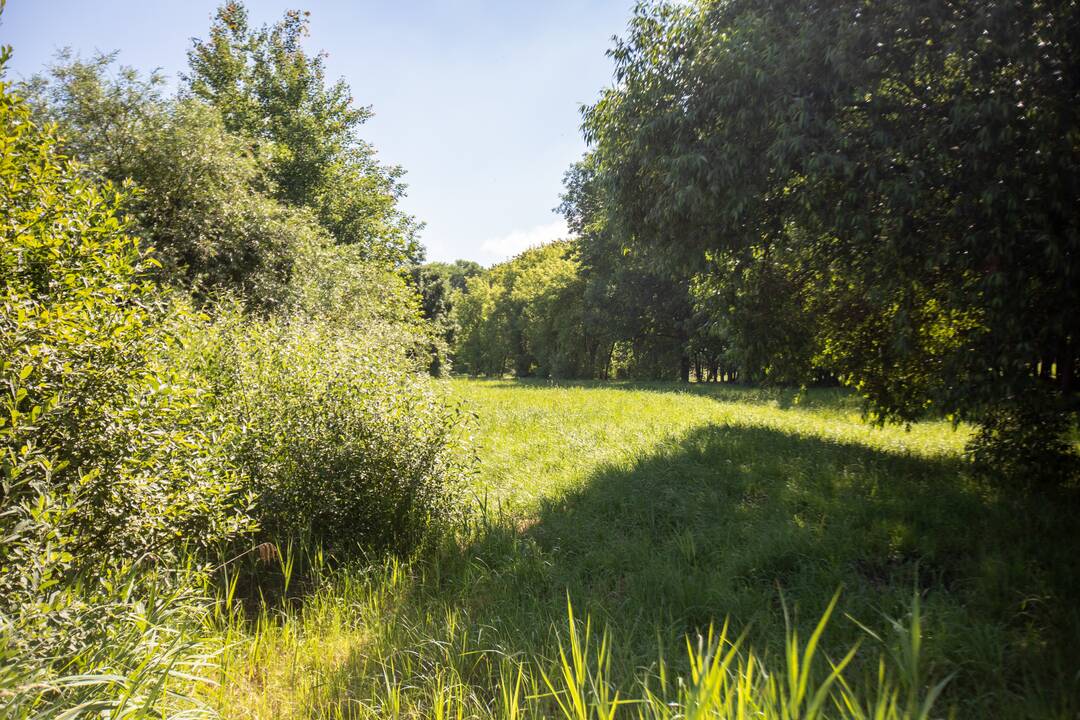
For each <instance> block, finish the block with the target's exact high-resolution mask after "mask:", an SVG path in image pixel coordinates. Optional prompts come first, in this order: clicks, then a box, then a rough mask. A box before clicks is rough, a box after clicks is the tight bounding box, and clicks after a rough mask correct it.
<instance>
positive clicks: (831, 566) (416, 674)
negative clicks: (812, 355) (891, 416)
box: [223, 378, 1080, 718]
mask: <svg viewBox="0 0 1080 720" xmlns="http://www.w3.org/2000/svg"><path fill="white" fill-rule="evenodd" d="M448 390H449V393H450V396H451V397H452V398H453V399H454V400H456V401H457V402H459V403H460V404H461V405H462V407H463V409H465V410H466V411H467V417H468V418H469V420H468V430H469V431H470V432H471V433H472V435H473V438H472V440H473V442H474V443H475V447H476V448H477V453H478V455H479V461H480V462H479V471H478V474H477V476H476V478H475V481H474V484H473V487H472V488H471V489H470V495H471V497H472V500H471V504H472V511H471V512H470V514H469V520H468V521H467V523H466V526H465V527H464V528H463V529H462V531H461V532H459V533H458V534H457V536H456V538H455V539H454V540H452V541H447V542H445V543H444V545H443V546H442V547H440V548H439V549H438V550H437V551H436V552H432V551H431V549H430V548H429V549H428V550H427V551H426V556H425V557H422V558H418V559H416V560H413V561H404V562H400V563H399V562H396V561H391V562H390V563H389V564H387V565H384V566H380V567H377V568H375V569H371V568H367V569H363V570H347V569H346V570H344V571H342V572H340V573H338V574H337V577H336V579H333V580H331V581H329V582H328V583H327V584H326V586H325V587H324V588H323V589H321V590H320V591H319V592H317V593H315V595H314V596H313V597H311V598H309V599H308V600H307V601H306V603H305V606H304V608H303V609H302V610H300V611H298V614H297V615H295V616H294V617H291V618H290V619H288V620H286V621H281V622H273V621H267V622H265V623H263V624H262V625H261V630H260V631H259V633H257V634H256V637H257V640H256V641H252V640H251V638H248V640H247V641H245V642H252V645H251V646H249V645H245V644H244V642H241V643H240V648H241V649H240V650H234V651H233V652H234V653H235V654H234V655H233V657H232V659H231V662H230V663H227V665H228V666H231V667H232V670H231V671H230V672H231V673H232V674H231V675H229V679H228V680H227V681H226V682H225V685H226V686H228V687H229V688H230V689H228V690H226V691H225V695H224V698H223V699H224V703H223V706H224V707H225V708H226V710H227V712H226V715H228V716H234V717H338V716H342V717H435V716H440V713H441V716H443V717H537V716H541V717H548V716H552V715H554V716H563V715H565V716H568V717H578V715H573V714H567V713H565V712H564V711H562V710H560V709H559V705H558V704H557V703H556V701H555V699H556V697H559V698H563V697H569V696H570V695H571V694H572V693H569V691H568V690H565V689H563V690H561V691H560V692H555V691H554V689H553V688H552V687H551V685H550V684H549V683H548V679H550V678H551V677H554V676H555V674H556V671H557V670H558V668H560V667H561V666H562V663H561V661H560V653H561V652H567V653H569V652H570V651H569V650H567V647H568V645H567V643H568V642H570V641H571V640H572V639H573V638H574V637H576V635H575V633H574V632H571V631H570V625H569V624H568V621H567V610H568V608H567V603H568V601H569V602H570V603H571V604H572V611H573V613H574V616H575V618H576V620H575V625H574V627H576V628H577V629H578V631H580V632H581V633H582V634H583V633H584V632H585V630H584V626H583V625H581V622H582V619H583V618H589V624H590V632H591V633H592V635H593V644H594V647H593V648H592V650H585V651H583V653H584V654H583V657H584V659H583V661H582V662H583V664H584V666H590V663H591V664H592V666H596V667H595V668H594V669H595V670H596V672H597V675H596V676H592V675H589V676H588V677H590V678H592V680H591V681H590V682H586V681H585V680H584V679H582V680H581V683H582V687H592V690H589V692H590V693H593V695H590V696H589V697H590V698H591V700H585V701H583V702H584V703H585V704H584V705H583V706H582V707H583V708H584V709H583V710H582V712H583V713H584V714H582V715H580V717H593V716H595V717H600V716H601V714H600V712H599V709H598V708H599V707H600V705H603V703H602V702H600V700H598V696H596V695H595V693H596V692H598V691H597V690H596V687H595V686H597V685H599V686H602V687H604V688H607V690H605V691H604V692H609V693H615V692H618V693H620V695H619V697H622V698H623V699H624V700H626V699H630V700H632V701H630V702H628V704H616V706H615V709H614V710H612V712H614V713H615V715H614V717H638V716H641V717H658V716H659V715H656V714H655V712H654V711H655V707H659V706H660V705H663V704H664V703H660V705H656V704H655V703H653V704H650V702H646V700H645V699H644V698H647V697H648V694H649V693H653V692H655V693H656V697H660V696H665V697H667V696H669V695H670V694H671V693H673V692H674V690H673V689H672V688H675V687H679V686H680V683H683V684H686V683H689V680H688V678H690V677H691V676H692V675H693V673H694V668H693V665H694V660H693V657H694V654H693V653H692V652H691V653H688V652H687V649H686V648H687V642H688V641H689V642H690V644H691V645H693V644H694V643H695V642H701V643H704V645H707V644H708V638H709V637H710V633H716V632H717V631H718V629H719V628H720V627H721V626H722V625H723V624H724V623H725V622H727V623H729V637H734V636H736V635H741V636H742V637H743V642H742V645H741V646H740V652H743V651H746V652H753V653H757V655H756V657H758V658H760V662H762V663H765V664H766V665H767V666H769V667H770V668H774V669H775V670H776V671H777V672H775V673H774V677H775V678H783V676H784V673H790V670H791V669H790V667H786V666H785V663H786V662H787V660H785V653H786V652H787V649H788V648H787V643H788V641H789V640H790V638H791V633H792V632H797V633H798V636H799V637H801V638H803V640H804V641H805V639H806V638H808V637H810V636H811V633H812V632H813V631H814V629H815V626H816V623H817V621H818V619H819V618H820V617H821V616H822V615H823V614H824V613H826V612H827V611H828V610H829V608H830V601H831V600H832V599H833V598H834V596H836V595H837V594H838V597H839V599H838V600H837V604H836V609H835V611H834V612H833V614H832V617H831V619H830V621H829V624H828V627H827V628H826V630H825V632H824V635H823V636H822V638H821V642H820V651H819V655H820V654H821V653H824V656H823V657H819V659H818V660H817V661H815V662H816V663H817V665H818V667H817V668H816V670H815V671H814V672H815V677H816V678H817V679H818V680H819V681H822V680H823V679H824V678H825V677H826V676H827V675H828V668H829V663H830V662H838V661H839V660H840V658H842V657H844V655H845V653H846V652H847V651H848V649H849V648H852V647H854V646H858V648H859V649H858V650H857V651H856V652H855V654H854V655H853V656H852V660H851V664H850V665H848V666H847V668H846V670H845V672H844V678H846V680H845V682H849V683H851V687H852V692H853V696H854V697H858V698H864V699H865V700H866V702H867V703H868V706H869V704H870V703H871V700H872V698H873V697H875V696H880V694H881V693H880V688H875V685H876V684H879V683H881V682H882V679H881V677H879V675H878V673H879V662H881V661H882V658H884V662H885V664H886V666H887V668H888V669H887V677H889V678H892V679H891V680H888V682H890V683H893V685H894V687H895V688H896V689H894V691H893V692H895V693H898V695H899V699H898V701H897V702H898V703H899V705H898V707H900V709H901V710H903V709H905V707H906V706H905V705H904V703H905V702H915V701H916V700H918V701H919V702H921V700H922V699H923V698H925V696H926V695H927V694H929V693H930V692H931V691H932V689H933V688H934V687H935V686H936V685H938V684H939V683H942V682H945V685H944V690H943V694H942V696H941V698H939V700H938V702H937V704H936V706H935V709H934V711H933V713H932V714H931V715H927V716H928V717H942V716H945V715H946V714H947V713H948V712H949V711H950V709H953V710H956V711H958V712H959V716H960V717H976V716H988V715H996V716H1001V717H1032V718H1035V717H1063V718H1064V717H1074V716H1075V712H1076V711H1077V708H1076V705H1075V703H1074V702H1073V700H1071V699H1070V698H1073V697H1075V695H1074V693H1073V692H1072V691H1073V690H1074V689H1075V682H1076V679H1075V678H1074V677H1072V673H1073V672H1075V670H1070V667H1073V665H1072V663H1074V662H1075V660H1076V651H1075V649H1074V648H1073V647H1071V643H1069V642H1067V641H1066V640H1065V638H1068V637H1070V636H1071V637H1075V630H1076V629H1077V628H1080V622H1078V621H1077V616H1076V610H1075V609H1074V608H1073V607H1072V606H1071V605H1070V603H1069V601H1068V598H1069V591H1070V588H1071V587H1072V585H1070V583H1072V582H1074V580H1072V579H1073V578H1075V577H1076V561H1075V559H1074V558H1073V557H1072V555H1071V553H1070V551H1069V549H1068V546H1067V543H1066V544H1064V545H1061V546H1058V547H1051V548H1047V547H1042V546H1039V545H1038V544H1037V542H1036V540H1035V539H1034V538H1035V536H1033V535H1032V534H1031V533H1030V532H1029V530H1030V528H1031V527H1032V524H1033V523H1034V524H1038V525H1039V526H1040V527H1042V528H1043V532H1042V534H1041V535H1040V536H1039V537H1041V538H1046V537H1047V536H1048V535H1047V532H1048V530H1047V529H1048V528H1049V529H1051V530H1050V531H1052V532H1054V533H1060V535H1058V537H1061V538H1062V539H1063V540H1066V539H1067V538H1068V537H1069V536H1068V533H1069V532H1071V531H1072V530H1071V528H1072V527H1075V526H1074V525H1070V522H1071V521H1070V520H1069V516H1068V511H1067V508H1063V507H1059V506H1055V504H1054V503H1051V502H1044V503H1034V502H1033V501H1029V502H1028V504H1026V505H1021V504H1018V501H1016V500H1015V499H1014V498H1011V497H1010V496H1008V495H1007V494H1005V493H1001V492H996V491H994V490H993V489H991V488H990V487H988V486H986V485H984V484H982V483H980V482H979V481H977V480H976V479H974V478H973V477H971V476H970V475H969V474H968V473H966V472H965V471H964V466H963V463H962V462H961V454H962V451H963V447H964V443H965V440H966V439H967V436H968V430H967V429H966V428H964V427H960V428H954V427H953V426H952V425H951V424H950V423H948V422H945V421H939V422H925V423H918V424H915V425H913V426H912V427H911V428H909V429H905V428H903V427H897V426H886V427H876V426H873V425H870V424H867V423H866V422H864V421H863V419H862V416H861V412H860V406H859V403H858V400H857V398H855V397H853V396H852V395H850V394H848V393H846V392H843V391H840V390H831V389H829V390H824V389H823V390H809V391H807V392H804V393H796V392H794V391H788V390H768V389H751V388H743V387H732V386H723V385H708V386H704V385H703V386H689V387H687V386H678V385H675V384H657V383H645V384H635V383H577V382H575V383H557V382H551V381H528V380H525V381H521V380H471V379H463V378H457V379H453V380H451V381H449V383H448ZM916 597H917V600H916ZM916 602H917V603H918V606H917V607H916V606H915V603H916ZM913 612H915V613H916V614H915V615H914V616H913ZM913 621H914V622H916V623H918V626H917V627H915V628H914V631H915V632H917V633H918V637H917V638H916V643H917V644H921V653H920V658H919V661H918V663H915V662H914V661H913V660H911V659H910V658H907V655H905V653H907V652H909V651H910V646H911V641H912V632H913ZM601 637H603V638H604V643H603V644H602V645H600V644H597V643H599V639H600V638H601ZM704 645H703V647H704ZM905 648H907V649H905ZM590 653H592V654H591V655H590ZM597 653H599V655H597ZM277 657H282V658H290V660H289V664H286V663H285V662H284V661H282V660H277V659H275V658H277ZM826 658H830V659H831V660H830V659H826ZM905 658H907V659H905ZM572 664H573V663H571V665H572ZM286 665H287V667H286ZM583 672H584V671H583ZM597 678H601V680H600V681H599V682H597V681H596V679H597ZM678 678H683V680H681V681H680V680H678ZM778 682H783V681H782V680H778ZM669 685H670V687H667V686H669ZM555 686H556V687H562V686H561V685H559V684H558V683H555ZM661 687H667V689H666V690H665V692H666V693H668V695H665V694H664V692H661V691H660V690H659V688H661ZM515 688H516V690H515ZM899 688H907V690H904V693H914V695H913V696H911V697H905V696H904V694H903V693H901V692H900V691H899ZM515 693H516V695H515ZM515 698H516V699H515ZM529 698H531V700H530V699H529ZM678 702H681V701H676V702H675V704H676V705H677V704H678ZM590 703H591V704H590ZM597 703H599V705H598V704H597ZM668 704H669V705H670V704H671V703H668ZM511 705H512V706H513V707H514V708H518V709H516V710H514V711H513V712H511V711H510V710H509V709H508V708H510V706H511ZM436 706H437V708H438V712H436ZM680 707H681V706H680ZM455 708H456V710H454V709H455ZM649 708H653V709H652V710H650V709H649ZM906 709H907V711H908V714H906V715H904V714H902V713H901V714H898V715H896V716H897V717H901V716H904V717H917V716H919V715H918V713H917V712H915V711H913V710H912V708H910V707H906ZM683 710H686V708H685V707H683ZM594 712H595V713H596V714H595V715H594ZM514 713H519V714H516V715H515V714H514ZM867 715H869V716H872V713H870V712H867ZM676 716H679V715H677V714H676V715H672V717H676ZM711 716H712V715H708V714H706V715H702V717H711ZM797 716H803V715H797ZM805 716H810V715H805ZM826 716H828V717H832V716H837V717H849V716H857V715H855V714H854V713H852V714H851V715H848V714H845V713H844V712H841V711H840V709H839V708H837V707H832V708H831V709H830V710H829V713H827V714H826ZM885 716H888V715H885Z"/></svg>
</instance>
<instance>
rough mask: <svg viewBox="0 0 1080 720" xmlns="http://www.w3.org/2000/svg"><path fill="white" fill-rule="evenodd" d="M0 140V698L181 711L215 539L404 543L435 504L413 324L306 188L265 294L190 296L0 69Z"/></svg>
mask: <svg viewBox="0 0 1080 720" xmlns="http://www.w3.org/2000/svg"><path fill="white" fill-rule="evenodd" d="M7 54H8V50H7V49H6V48H5V49H4V57H3V60H6V58H7ZM0 66H2V60H0ZM0 72H2V67H0ZM0 150H2V153H0V156H2V158H3V160H2V161H0V232H2V238H0V239H2V245H0V278H2V279H3V289H2V291H0V363H2V364H0V388H2V396H0V410H2V412H0V443H2V445H0V453H2V454H0V481H2V494H0V539H2V543H0V657H2V658H3V663H4V667H3V671H2V672H0V709H2V710H0V712H2V715H3V716H4V717H14V718H22V717H28V718H29V717H42V718H51V717H83V716H86V717H90V716H94V717H114V718H119V717H157V716H161V715H171V714H174V713H178V712H186V711H193V712H194V711H198V710H199V708H200V707H201V706H200V705H199V703H198V702H197V701H196V700H195V699H193V698H192V697H191V690H192V687H193V686H196V688H197V686H198V685H199V684H200V683H202V682H203V681H204V680H205V679H206V677H207V673H210V674H212V671H211V669H212V668H214V667H215V666H216V664H217V662H218V661H217V659H216V657H215V655H214V654H213V653H212V652H210V651H208V650H207V647H206V642H205V637H206V627H207V622H209V618H210V617H212V611H213V609H214V608H215V607H216V605H215V603H216V602H217V601H216V600H215V599H214V598H215V597H216V595H217V592H218V590H217V588H218V587H219V585H218V581H219V579H220V576H221V571H222V568H221V564H222V563H221V562H220V560H219V558H221V559H227V558H229V557H231V556H233V555H236V554H238V553H240V554H242V553H243V552H246V549H248V548H251V547H252V546H253V545H254V544H255V543H258V542H259V541H261V540H270V541H272V542H271V543H268V544H263V545H261V546H260V547H261V548H262V550H261V552H262V553H263V554H264V555H266V554H269V555H275V554H276V553H277V551H276V549H275V544H274V543H276V544H278V545H285V544H286V539H287V538H290V537H300V536H303V537H306V538H308V539H309V540H310V541H312V542H318V543H321V544H322V545H324V546H325V547H326V548H327V549H328V550H332V551H335V552H338V553H340V554H343V555H348V554H352V553H355V552H357V550H358V549H361V548H362V549H364V550H367V551H376V550H378V551H387V550H391V551H398V552H405V551H407V550H408V549H410V548H411V547H413V546H415V544H416V543H417V542H418V541H419V539H420V536H421V535H422V534H423V531H424V530H425V529H426V528H427V527H428V526H429V525H430V524H433V523H439V522H445V521H447V520H449V519H450V518H451V517H452V515H453V513H454V512H455V508H456V502H455V498H456V497H457V494H458V488H459V487H460V485H461V483H462V481H463V479H464V478H465V477H466V475H467V473H468V472H469V467H470V462H471V459H470V456H469V455H468V453H467V452H466V451H465V448H464V446H463V445H462V443H461V438H460V436H459V433H457V431H456V430H455V420H456V414H455V412H454V411H453V409H452V408H451V407H450V406H449V405H448V404H446V403H445V402H442V401H441V399H440V396H441V392H440V390H439V388H438V387H437V385H436V384H435V383H434V381H433V380H432V379H431V378H430V377H428V376H426V375H425V374H424V373H422V372H420V367H421V363H424V362H426V358H424V357H422V355H421V353H420V352H419V349H420V348H426V347H427V345H428V344H429V338H428V331H427V329H426V327H425V326H424V325H423V323H422V322H421V321H420V319H419V315H418V310H417V307H416V302H415V298H414V296H413V293H412V291H411V290H409V288H408V287H407V286H406V285H405V282H404V280H403V279H402V277H401V276H400V274H399V273H397V272H396V271H394V269H393V268H392V267H391V266H389V265H385V264H382V263H377V262H372V261H368V260H365V259H364V257H363V256H362V254H361V252H360V250H359V249H357V248H353V247H341V246H336V245H334V244H333V243H332V242H331V241H330V239H329V238H328V237H326V236H325V235H323V234H320V231H319V230H318V228H315V227H313V226H310V225H308V226H304V225H303V224H302V223H303V218H304V214H303V213H301V212H297V213H294V214H293V215H291V216H290V217H292V218H293V219H294V221H295V222H297V223H301V225H299V226H298V227H297V228H296V229H298V230H299V231H303V232H305V233H307V236H308V237H309V238H314V240H315V241H314V242H312V243H307V244H301V245H298V246H296V247H294V248H293V252H294V253H295V254H294V255H293V256H292V258H291V266H292V271H291V275H290V278H289V282H288V286H287V292H285V291H282V292H281V293H279V294H278V296H277V297H276V298H275V301H276V309H275V311H274V313H273V314H269V313H265V312H256V311H253V310H252V309H251V304H250V303H246V302H244V300H250V298H247V297H244V296H243V286H242V285H241V286H238V287H237V288H233V290H232V291H230V290H229V289H228V288H220V287H219V288H218V289H217V290H216V292H215V293H214V294H213V295H207V296H204V297H202V298H201V300H200V305H199V306H198V307H197V308H196V307H195V306H194V305H193V304H192V302H193V301H192V297H193V296H194V297H198V294H196V293H192V292H189V291H190V290H191V288H190V287H184V285H183V283H179V282H178V283H162V282H161V278H160V276H159V275H158V269H159V268H160V267H161V264H160V263H159V261H158V254H157V253H156V252H155V251H153V250H152V249H149V248H147V247H145V245H143V244H142V243H141V242H140V241H139V239H137V238H135V237H133V236H132V235H131V234H129V232H130V229H131V225H132V220H131V218H130V217H129V216H127V215H126V214H125V213H124V209H125V208H128V207H129V205H128V200H129V199H130V192H131V191H130V190H129V189H128V188H117V187H115V186H112V185H110V184H108V183H107V182H102V181H101V180H100V178H98V177H97V176H96V175H95V173H94V172H93V171H92V170H91V169H90V168H88V167H86V166H84V165H82V164H80V163H79V162H77V161H75V160H73V159H71V158H70V157H69V156H68V155H67V150H66V147H65V144H64V142H63V140H62V137H61V135H60V133H59V131H58V129H57V127H56V126H55V125H52V124H48V123H42V122H41V121H40V119H38V118H36V117H35V116H34V115H33V113H32V112H31V110H30V108H29V107H28V105H27V104H26V103H25V102H24V101H23V100H22V99H21V98H20V97H19V96H18V95H17V94H15V93H13V92H11V89H10V87H9V85H8V84H7V83H4V84H3V85H0ZM268 202H269V201H268ZM275 212H277V211H275ZM244 218H245V219H246V222H249V223H251V224H258V222H260V218H252V217H251V216H250V214H249V215H245V216H244ZM234 297H236V299H233V298H234Z"/></svg>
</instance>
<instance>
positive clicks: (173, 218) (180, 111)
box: [28, 53, 327, 309]
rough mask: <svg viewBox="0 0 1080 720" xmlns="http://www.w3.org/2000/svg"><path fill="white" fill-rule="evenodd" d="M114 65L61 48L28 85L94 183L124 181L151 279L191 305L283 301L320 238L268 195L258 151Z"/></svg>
mask: <svg viewBox="0 0 1080 720" xmlns="http://www.w3.org/2000/svg"><path fill="white" fill-rule="evenodd" d="M113 68H114V56H113V55H104V56H99V57H98V58H96V59H94V60H92V61H90V62H84V61H81V60H79V59H77V58H73V57H71V56H70V54H68V53H62V54H61V56H60V58H59V62H58V63H56V64H55V65H53V66H52V67H51V68H50V70H49V73H48V75H39V76H37V77H35V78H34V79H33V80H32V81H31V82H30V83H29V86H28V90H29V91H30V93H31V95H32V97H33V98H34V99H35V101H36V105H37V108H38V113H39V115H40V116H41V117H42V118H43V119H46V120H51V121H55V122H57V123H58V124H59V126H60V128H61V131H62V133H63V143H64V146H65V147H66V148H67V150H68V151H69V152H70V153H71V154H73V155H75V156H76V157H78V158H80V159H81V160H82V161H84V162H85V163H87V167H88V168H89V169H91V170H93V171H94V173H95V174H96V175H97V176H98V177H99V178H100V179H101V180H105V181H109V182H112V183H114V184H116V185H122V184H132V185H133V192H131V193H130V194H129V195H127V196H125V207H124V209H125V211H126V212H128V213H130V215H131V216H132V218H133V220H134V228H133V230H134V232H136V233H137V234H139V235H140V236H141V237H142V238H144V239H145V241H146V242H147V243H148V244H149V245H151V246H152V247H153V249H154V252H155V256H156V258H157V259H158V260H159V261H160V263H161V269H160V270H159V272H158V276H159V277H160V278H161V279H163V280H164V281H166V282H168V283H171V284H175V285H179V286H182V287H184V288H186V289H189V290H191V291H192V292H193V293H194V294H195V295H196V297H199V298H206V297H207V296H209V295H211V294H213V293H215V292H217V291H221V290H229V291H233V292H236V293H238V294H239V295H240V296H241V297H243V298H244V300H245V301H246V302H247V304H248V305H249V306H250V307H254V308H260V309H270V308H273V307H276V306H279V305H281V304H282V303H283V302H287V301H288V299H289V296H290V291H289V289H288V286H289V282H290V280H291V278H292V275H293V272H294V267H295V265H296V263H297V260H298V257H299V256H300V255H302V254H304V253H310V252H311V251H312V248H313V247H314V246H316V245H319V244H321V243H325V242H327V240H325V239H324V233H323V232H322V231H321V230H320V228H319V227H318V225H317V224H315V223H314V221H313V220H312V219H310V218H309V217H308V215H307V214H306V213H305V212H303V211H299V210H293V209H290V208H288V207H285V206H284V205H282V204H281V203H279V202H277V201H275V200H274V199H273V198H272V197H271V196H270V195H271V194H272V192H273V180H272V178H270V177H269V176H268V173H267V169H266V166H267V162H268V159H267V157H266V151H267V148H266V147H265V146H259V145H256V146H255V147H254V149H253V148H252V145H251V144H250V143H249V142H247V141H245V140H244V139H242V138H239V137H237V136H235V135H233V134H231V133H229V132H228V131H227V130H226V129H225V126H224V123H223V122H222V120H221V117H220V115H219V114H218V112H217V111H216V110H215V109H213V108H212V107H210V106H208V105H206V104H205V103H203V102H200V101H197V100H191V99H188V100H180V101H173V100H167V99H164V98H163V97H162V95H161V85H162V80H161V78H160V77H158V76H156V75H151V76H149V77H146V78H143V77H140V76H139V75H138V74H137V73H136V72H135V71H134V70H132V69H130V68H123V67H121V68H120V69H119V71H118V72H116V73H115V74H112V70H113ZM111 74H112V75H111Z"/></svg>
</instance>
